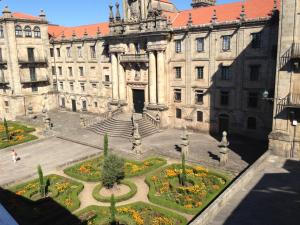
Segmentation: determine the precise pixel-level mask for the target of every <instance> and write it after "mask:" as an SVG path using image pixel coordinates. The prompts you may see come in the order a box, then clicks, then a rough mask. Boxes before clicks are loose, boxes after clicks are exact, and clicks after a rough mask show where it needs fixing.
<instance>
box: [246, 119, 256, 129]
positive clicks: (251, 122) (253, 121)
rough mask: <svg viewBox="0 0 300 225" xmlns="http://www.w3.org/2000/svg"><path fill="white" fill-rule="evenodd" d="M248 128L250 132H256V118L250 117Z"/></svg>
mask: <svg viewBox="0 0 300 225" xmlns="http://www.w3.org/2000/svg"><path fill="white" fill-rule="evenodd" d="M247 128H248V129H249V130H256V118H254V117H249V118H248V120H247Z"/></svg>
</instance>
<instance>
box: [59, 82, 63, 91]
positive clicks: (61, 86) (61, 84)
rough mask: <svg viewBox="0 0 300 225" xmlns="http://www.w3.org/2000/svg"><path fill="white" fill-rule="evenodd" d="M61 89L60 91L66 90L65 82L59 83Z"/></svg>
mask: <svg viewBox="0 0 300 225" xmlns="http://www.w3.org/2000/svg"><path fill="white" fill-rule="evenodd" d="M59 88H60V90H64V82H62V81H61V82H59Z"/></svg>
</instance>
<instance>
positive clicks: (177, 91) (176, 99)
mask: <svg viewBox="0 0 300 225" xmlns="http://www.w3.org/2000/svg"><path fill="white" fill-rule="evenodd" d="M174 102H181V89H174Z"/></svg>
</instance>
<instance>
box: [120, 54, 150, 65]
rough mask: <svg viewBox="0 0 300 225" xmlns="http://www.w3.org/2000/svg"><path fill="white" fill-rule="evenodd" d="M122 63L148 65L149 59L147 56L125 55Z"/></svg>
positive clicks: (121, 57)
mask: <svg viewBox="0 0 300 225" xmlns="http://www.w3.org/2000/svg"><path fill="white" fill-rule="evenodd" d="M120 62H121V63H147V62H149V57H148V55H147V54H124V55H121V56H120Z"/></svg>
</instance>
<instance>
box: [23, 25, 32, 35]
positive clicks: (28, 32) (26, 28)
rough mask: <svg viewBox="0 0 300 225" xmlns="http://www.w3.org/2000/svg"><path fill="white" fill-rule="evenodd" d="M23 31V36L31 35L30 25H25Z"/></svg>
mask: <svg viewBox="0 0 300 225" xmlns="http://www.w3.org/2000/svg"><path fill="white" fill-rule="evenodd" d="M24 31H25V37H32V32H31V28H30V26H26V27H25V28H24Z"/></svg>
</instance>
